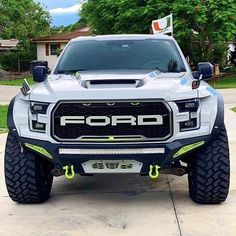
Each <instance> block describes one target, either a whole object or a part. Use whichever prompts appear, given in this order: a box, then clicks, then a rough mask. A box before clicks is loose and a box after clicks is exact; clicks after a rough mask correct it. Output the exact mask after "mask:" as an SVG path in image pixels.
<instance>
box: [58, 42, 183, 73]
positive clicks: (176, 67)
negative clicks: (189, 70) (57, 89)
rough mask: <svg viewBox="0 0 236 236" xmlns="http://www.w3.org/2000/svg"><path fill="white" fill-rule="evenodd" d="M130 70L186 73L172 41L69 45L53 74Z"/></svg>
mask: <svg viewBox="0 0 236 236" xmlns="http://www.w3.org/2000/svg"><path fill="white" fill-rule="evenodd" d="M132 69H136V70H137V69H140V70H159V71H161V72H176V73H178V72H182V71H186V70H185V67H184V64H183V61H182V59H181V57H180V54H179V52H178V49H177V48H176V46H175V44H174V42H173V41H171V40H168V39H145V40H103V41H100V40H98V41H97V40H88V41H77V42H72V43H71V44H69V46H68V47H67V49H66V51H65V52H64V53H63V56H62V57H61V59H60V61H59V63H58V65H57V67H56V70H55V73H56V74H60V73H61V74H67V73H75V72H77V71H91V70H132Z"/></svg>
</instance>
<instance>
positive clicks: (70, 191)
mask: <svg viewBox="0 0 236 236" xmlns="http://www.w3.org/2000/svg"><path fill="white" fill-rule="evenodd" d="M232 91H233V90H230V91H229V93H232V94H231V95H229V96H228V92H227V90H224V92H223V93H224V95H225V98H226V109H225V113H226V125H227V128H228V133H229V140H230V148H231V150H230V151H231V186H230V194H229V197H228V199H227V201H226V202H225V203H223V204H221V205H197V204H195V203H193V202H192V201H191V200H190V199H189V196H188V189H187V184H188V183H187V176H184V177H175V176H170V175H162V176H161V177H160V178H159V179H158V180H157V181H151V180H150V179H149V178H148V177H140V176H136V175H119V176H112V175H111V176H109V175H107V176H97V177H77V178H76V179H74V180H72V181H68V180H66V179H65V178H64V177H59V178H56V179H55V181H54V185H53V190H52V197H51V198H50V199H49V201H48V202H47V203H45V204H41V205H20V204H16V203H13V202H12V201H11V200H10V199H9V197H8V195H7V192H6V189H5V184H4V176H3V175H4V174H3V154H4V143H5V139H6V135H0V207H1V208H0V236H5V235H6V236H13V235H17V236H21V235H22V236H67V235H68V236H69V235H71V236H87V235H88V236H93V235H96V236H97V235H102V236H104V235H129V236H130V235H135V236H137V235H141V236H142V235H161V236H162V235H164V236H169V235H171V236H172V235H180V236H181V235H186V236H211V235H214V236H217V235H219V236H223V235H227V236H229V235H232V236H235V235H236V159H235V158H234V156H236V113H233V112H232V111H230V110H229V107H231V106H233V105H236V90H235V91H234V92H232ZM232 96H233V98H232Z"/></svg>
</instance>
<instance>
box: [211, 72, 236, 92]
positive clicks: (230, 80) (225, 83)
mask: <svg viewBox="0 0 236 236" xmlns="http://www.w3.org/2000/svg"><path fill="white" fill-rule="evenodd" d="M210 85H211V86H213V87H214V88H216V89H227V88H236V75H234V76H228V77H223V78H220V79H219V80H215V81H212V82H210Z"/></svg>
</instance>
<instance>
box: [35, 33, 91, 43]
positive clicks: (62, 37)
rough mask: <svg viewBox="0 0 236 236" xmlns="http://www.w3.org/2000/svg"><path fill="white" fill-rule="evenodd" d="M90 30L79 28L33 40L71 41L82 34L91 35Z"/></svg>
mask: <svg viewBox="0 0 236 236" xmlns="http://www.w3.org/2000/svg"><path fill="white" fill-rule="evenodd" d="M89 35H90V31H89V30H78V31H74V32H65V33H60V34H55V35H51V36H45V37H39V38H34V39H32V40H31V41H32V42H35V43H37V42H47V41H49V42H54V41H55V42H58V41H70V40H71V39H73V38H77V37H81V36H89Z"/></svg>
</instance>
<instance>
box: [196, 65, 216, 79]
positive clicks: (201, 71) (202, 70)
mask: <svg viewBox="0 0 236 236" xmlns="http://www.w3.org/2000/svg"><path fill="white" fill-rule="evenodd" d="M213 74H214V70H213V65H212V64H211V63H209V62H200V63H198V75H199V76H200V75H202V80H210V79H211V78H212V77H213Z"/></svg>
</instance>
